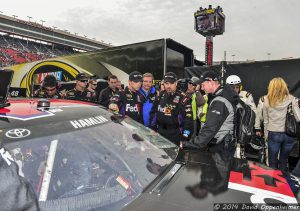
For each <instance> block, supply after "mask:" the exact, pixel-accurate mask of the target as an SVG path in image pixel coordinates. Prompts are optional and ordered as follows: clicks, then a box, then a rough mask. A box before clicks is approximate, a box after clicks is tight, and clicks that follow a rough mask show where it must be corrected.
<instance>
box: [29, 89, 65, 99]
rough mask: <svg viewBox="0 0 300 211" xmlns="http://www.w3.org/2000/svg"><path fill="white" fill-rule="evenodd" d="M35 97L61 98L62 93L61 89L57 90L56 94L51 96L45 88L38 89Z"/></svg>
mask: <svg viewBox="0 0 300 211" xmlns="http://www.w3.org/2000/svg"><path fill="white" fill-rule="evenodd" d="M34 97H36V98H53V99H61V98H62V94H61V93H60V92H59V91H56V92H55V94H54V95H52V96H50V95H48V93H47V92H46V91H44V90H43V89H38V90H36V91H35V92H34Z"/></svg>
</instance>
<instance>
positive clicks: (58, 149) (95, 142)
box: [6, 119, 178, 210]
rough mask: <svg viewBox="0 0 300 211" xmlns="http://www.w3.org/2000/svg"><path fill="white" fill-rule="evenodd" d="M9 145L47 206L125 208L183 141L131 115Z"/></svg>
mask: <svg viewBox="0 0 300 211" xmlns="http://www.w3.org/2000/svg"><path fill="white" fill-rule="evenodd" d="M6 148H7V149H8V150H9V151H10V153H11V154H12V156H13V157H14V159H15V160H16V163H17V164H18V166H19V174H20V175H21V176H24V177H25V178H26V179H27V180H28V181H29V182H30V183H31V185H32V186H33V189H34V191H35V193H36V196H37V197H38V199H39V201H40V206H41V208H47V209H48V208H51V210H58V209H60V210H74V209H75V210H77V209H80V210H81V209H82V210H90V209H93V208H97V207H101V210H115V209H117V210H119V209H120V208H121V207H123V206H124V205H125V204H127V203H129V202H130V201H132V200H134V199H135V198H136V197H137V196H138V195H139V194H140V193H141V192H142V191H143V189H144V188H145V187H146V186H147V185H149V184H150V183H151V182H152V181H153V180H154V179H155V178H156V177H157V176H158V175H159V174H160V173H161V172H162V171H163V170H164V169H165V168H166V167H168V165H169V164H171V162H172V161H173V160H174V159H175V156H176V155H177V152H178V148H177V146H175V145H174V144H172V143H171V142H169V141H168V140H166V139H165V138H163V137H162V136H160V135H158V134H156V133H155V132H153V131H151V130H149V129H147V128H145V127H144V126H142V125H140V124H138V123H135V122H134V121H132V120H130V119H125V120H123V121H121V122H119V123H116V122H109V123H107V124H103V125H101V126H95V127H90V128H86V129H83V130H76V131H73V132H68V133H62V134H58V135H52V136H46V137H39V138H34V139H29V140H24V141H20V142H14V143H10V144H7V145H6ZM86 201H88V203H87V202H86ZM84 202H85V203H84ZM70 206H71V207H70Z"/></svg>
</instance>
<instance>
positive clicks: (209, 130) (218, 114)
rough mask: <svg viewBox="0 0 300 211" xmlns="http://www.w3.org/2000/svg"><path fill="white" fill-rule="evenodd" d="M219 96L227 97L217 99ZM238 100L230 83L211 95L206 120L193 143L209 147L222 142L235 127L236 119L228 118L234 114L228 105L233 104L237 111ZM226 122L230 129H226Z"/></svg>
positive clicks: (233, 108)
mask: <svg viewBox="0 0 300 211" xmlns="http://www.w3.org/2000/svg"><path fill="white" fill-rule="evenodd" d="M217 97H219V98H218V99H222V98H225V100H224V102H223V101H222V100H221V101H220V100H216V98H217ZM238 101H239V96H238V94H237V93H235V92H234V91H233V90H232V88H231V87H230V86H229V85H225V86H224V88H220V89H217V90H216V92H215V93H214V94H213V95H211V97H210V104H209V107H208V111H207V116H206V122H205V124H204V125H203V127H202V128H201V130H200V132H199V135H198V136H196V137H195V138H194V139H193V140H192V143H193V144H196V145H198V146H200V147H207V146H211V145H214V144H216V143H219V142H221V141H222V138H224V136H225V135H226V134H228V133H231V134H232V133H233V129H234V127H233V126H234V119H230V120H229V119H228V118H227V117H228V116H229V115H231V116H232V111H230V109H229V108H228V106H229V107H230V106H231V107H232V110H233V112H234V113H235V106H236V105H237V103H238ZM227 102H229V104H230V105H227V104H228V103H227ZM233 115H234V114H233ZM233 118H234V116H233ZM224 124H226V126H228V129H226V127H225V128H224ZM222 126H223V128H222V131H221V130H220V129H221V127H222Z"/></svg>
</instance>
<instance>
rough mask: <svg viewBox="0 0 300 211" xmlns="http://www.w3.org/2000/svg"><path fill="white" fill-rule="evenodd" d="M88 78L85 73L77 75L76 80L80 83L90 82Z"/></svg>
mask: <svg viewBox="0 0 300 211" xmlns="http://www.w3.org/2000/svg"><path fill="white" fill-rule="evenodd" d="M88 79H89V78H88V76H87V75H86V74H85V73H79V74H78V75H76V80H77V81H80V80H88Z"/></svg>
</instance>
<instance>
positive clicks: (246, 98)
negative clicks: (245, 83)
mask: <svg viewBox="0 0 300 211" xmlns="http://www.w3.org/2000/svg"><path fill="white" fill-rule="evenodd" d="M226 84H229V85H231V86H232V88H233V90H234V91H235V92H236V93H238V94H239V96H240V99H241V100H242V101H243V102H244V103H246V104H247V105H248V106H250V108H251V109H252V110H253V111H254V112H255V113H256V105H255V103H254V100H253V97H252V94H251V93H250V92H247V91H244V90H242V81H241V79H240V77H239V76H237V75H230V76H228V78H227V79H226Z"/></svg>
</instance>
